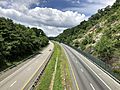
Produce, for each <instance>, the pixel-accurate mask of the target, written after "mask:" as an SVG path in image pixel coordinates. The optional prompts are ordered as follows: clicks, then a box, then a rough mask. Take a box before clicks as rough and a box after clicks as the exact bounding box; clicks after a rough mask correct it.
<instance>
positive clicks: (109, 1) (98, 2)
mask: <svg viewBox="0 0 120 90" xmlns="http://www.w3.org/2000/svg"><path fill="white" fill-rule="evenodd" d="M79 1H80V4H78V5H77V6H76V7H68V8H64V9H63V11H66V10H72V11H77V12H80V13H84V14H85V15H89V16H91V15H93V14H95V13H96V12H97V11H98V9H102V8H105V7H106V6H108V5H113V3H114V2H115V1H116V0H79Z"/></svg>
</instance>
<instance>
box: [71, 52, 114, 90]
mask: <svg viewBox="0 0 120 90" xmlns="http://www.w3.org/2000/svg"><path fill="white" fill-rule="evenodd" d="M72 51H73V50H72ZM80 55H81V54H80ZM82 61H83V63H84V64H85V65H86V66H87V67H88V68H89V69H90V70H91V71H92V72H93V73H94V74H95V75H96V76H97V77H98V78H99V79H100V80H101V81H102V82H103V83H104V85H105V86H106V87H107V88H108V89H109V90H112V89H111V88H110V87H109V86H108V85H107V84H106V83H105V82H104V81H103V80H102V79H101V78H100V77H99V76H98V75H97V74H96V72H94V71H93V70H92V69H91V67H89V66H88V65H87V64H86V63H85V62H84V60H82Z"/></svg>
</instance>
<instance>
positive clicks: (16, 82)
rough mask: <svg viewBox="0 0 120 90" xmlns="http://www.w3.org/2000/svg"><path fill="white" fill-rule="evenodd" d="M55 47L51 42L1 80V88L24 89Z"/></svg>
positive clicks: (3, 89) (4, 89)
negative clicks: (39, 52)
mask: <svg viewBox="0 0 120 90" xmlns="http://www.w3.org/2000/svg"><path fill="white" fill-rule="evenodd" d="M53 48H54V45H53V43H51V42H50V44H49V45H48V46H47V47H46V48H45V49H44V50H43V51H42V52H41V54H38V55H36V56H35V57H34V58H33V59H32V60H30V61H29V62H28V63H26V64H25V65H23V66H22V67H21V68H19V69H18V70H17V71H15V72H14V73H12V74H11V75H10V76H8V77H7V78H5V79H4V80H2V81H1V82H0V90H23V89H24V88H25V87H26V85H27V84H28V83H29V81H30V79H32V77H33V76H34V75H35V74H36V72H37V70H39V69H40V68H41V67H42V65H43V63H44V62H45V61H46V60H47V59H48V57H49V56H50V55H51V54H52V51H50V49H51V50H53ZM27 90H28V89H27Z"/></svg>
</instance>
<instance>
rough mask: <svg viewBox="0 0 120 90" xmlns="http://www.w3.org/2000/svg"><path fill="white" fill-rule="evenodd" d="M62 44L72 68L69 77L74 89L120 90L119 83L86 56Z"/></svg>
mask: <svg viewBox="0 0 120 90" xmlns="http://www.w3.org/2000/svg"><path fill="white" fill-rule="evenodd" d="M62 46H63V48H64V49H65V51H66V54H67V56H68V59H69V62H70V64H71V65H70V66H71V69H72V70H73V73H71V77H72V80H73V86H74V89H75V90H120V84H118V83H117V82H116V81H115V80H113V79H112V78H111V77H110V76H109V75H107V74H106V73H104V72H103V71H102V70H101V69H99V68H98V67H97V66H96V65H94V64H93V63H92V62H90V61H89V60H87V58H85V57H84V56H83V55H81V54H80V53H78V52H77V51H75V50H74V49H72V48H71V47H69V46H67V45H64V44H62ZM72 70H71V72H72ZM74 76H75V78H74ZM75 81H76V82H75Z"/></svg>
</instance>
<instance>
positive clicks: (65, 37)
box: [55, 0, 120, 62]
mask: <svg viewBox="0 0 120 90" xmlns="http://www.w3.org/2000/svg"><path fill="white" fill-rule="evenodd" d="M119 21H120V0H116V2H115V3H114V4H113V6H107V7H106V8H104V9H100V10H98V12H97V13H96V14H94V15H92V16H91V17H90V18H89V19H88V20H87V21H82V22H81V23H80V24H79V25H77V26H75V27H73V28H70V29H67V30H65V31H64V32H63V33H61V34H60V35H58V36H57V37H56V38H55V40H58V41H60V42H64V43H67V44H70V45H74V46H75V47H78V48H80V49H82V50H84V51H88V52H89V50H91V51H92V54H94V55H95V56H96V55H97V56H98V58H100V59H102V60H104V61H110V60H111V61H110V62H113V61H112V60H114V59H116V58H117V59H119V58H120V22H119ZM94 32H95V33H94ZM88 33H91V35H88ZM92 33H94V34H92ZM93 39H94V40H93ZM77 40H80V42H79V41H77ZM90 44H91V45H90ZM90 46H91V47H90ZM90 48H92V49H90ZM91 51H90V52H91ZM97 56H96V57H97ZM117 59H116V60H117Z"/></svg>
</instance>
